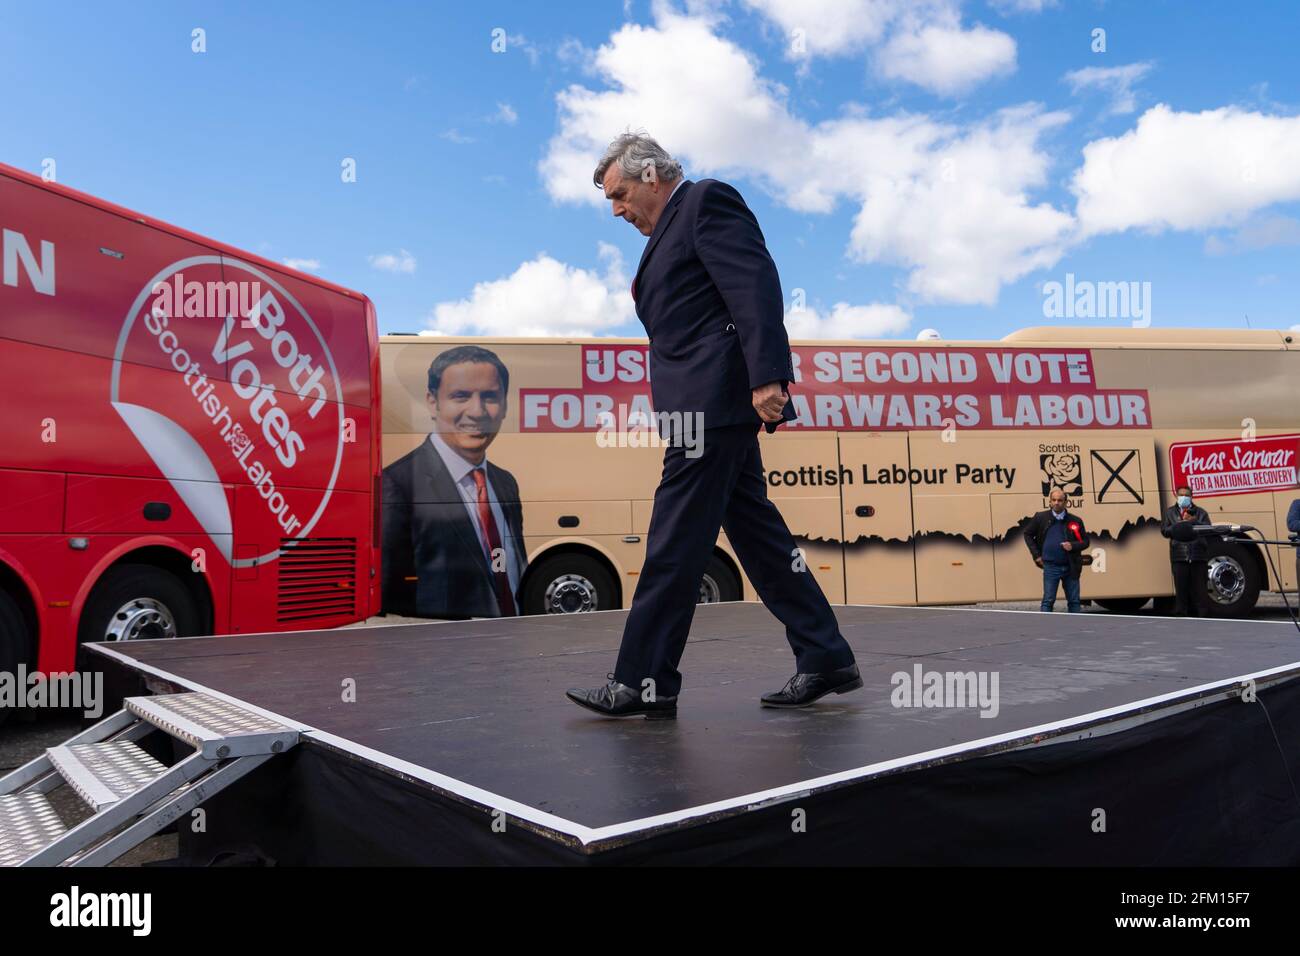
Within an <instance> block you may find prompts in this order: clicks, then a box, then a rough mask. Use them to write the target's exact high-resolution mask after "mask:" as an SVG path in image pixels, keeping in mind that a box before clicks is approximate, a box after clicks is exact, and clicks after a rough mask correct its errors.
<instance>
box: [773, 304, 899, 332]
mask: <svg viewBox="0 0 1300 956" xmlns="http://www.w3.org/2000/svg"><path fill="white" fill-rule="evenodd" d="M911 322H912V317H911V316H910V315H909V314H908V313H907V312H906V310H904V309H902V308H900V307H899V306H897V305H890V304H887V303H872V304H871V305H850V304H849V303H847V302H836V303H835V304H834V305H833V306H831V311H830V312H829V313H828V314H826V315H823V314H822V313H821V312H819V311H818V310H817V309H814V308H810V307H809V308H803V309H798V310H791V311H789V312H786V314H785V328H786V332H787V333H788V334H789V336H790V338H792V339H878V338H887V337H891V336H895V335H900V334H902V333H903V332H906V331H907V327H908V325H910V324H911Z"/></svg>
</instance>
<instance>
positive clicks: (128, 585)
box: [77, 564, 199, 644]
mask: <svg viewBox="0 0 1300 956" xmlns="http://www.w3.org/2000/svg"><path fill="white" fill-rule="evenodd" d="M198 632H199V609H198V608H197V607H195V605H194V598H193V597H191V596H190V592H189V591H187V590H186V589H185V586H184V585H183V584H181V582H180V581H177V580H176V578H175V577H174V576H173V575H171V574H168V573H167V572H166V571H163V570H160V569H158V568H154V567H150V566H149V565H147V564H123V565H119V566H118V567H115V568H109V570H108V571H107V572H106V573H105V574H104V576H103V577H102V578H101V579H100V581H99V583H98V584H96V585H95V590H93V591H92V592H91V593H90V599H89V600H88V601H87V602H86V607H85V610H83V611H82V613H81V625H80V627H78V629H77V637H78V640H79V641H80V642H81V643H83V644H86V643H89V642H93V641H147V640H159V639H162V638H169V637H192V636H194V635H195V634H197V633H198Z"/></svg>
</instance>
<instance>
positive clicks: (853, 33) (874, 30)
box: [745, 0, 1016, 96]
mask: <svg viewBox="0 0 1300 956" xmlns="http://www.w3.org/2000/svg"><path fill="white" fill-rule="evenodd" d="M745 5H746V6H748V7H750V8H751V9H753V10H756V11H758V12H759V13H761V14H762V15H763V16H765V17H767V19H769V20H771V21H772V22H773V23H775V24H776V25H777V26H778V27H780V29H781V32H782V35H783V38H784V40H785V48H786V57H787V59H791V60H807V59H810V58H812V57H817V56H844V55H847V54H853V53H859V52H861V51H863V50H871V56H872V59H873V61H874V66H875V70H876V72H877V73H878V74H879V75H880V76H883V77H885V78H887V79H891V80H903V81H905V82H908V83H915V84H916V85H918V86H920V87H922V88H924V89H927V90H930V91H931V92H933V93H938V94H940V95H943V96H951V95H955V94H958V93H962V92H965V91H966V90H968V89H969V88H970V87H972V86H974V85H975V84H976V83H979V82H981V81H983V80H986V79H989V78H990V77H994V76H1000V75H1003V74H1005V73H1009V72H1011V71H1012V70H1014V69H1015V64H1016V43H1015V40H1013V39H1012V38H1011V37H1010V36H1008V35H1007V34H1005V33H1002V32H1001V31H998V30H992V29H989V28H988V27H984V26H975V27H973V28H969V29H968V28H966V27H965V26H963V25H962V19H961V8H960V3H959V2H958V0H745Z"/></svg>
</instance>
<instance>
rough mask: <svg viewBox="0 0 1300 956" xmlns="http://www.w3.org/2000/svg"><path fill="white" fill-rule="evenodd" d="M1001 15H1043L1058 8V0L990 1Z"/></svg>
mask: <svg viewBox="0 0 1300 956" xmlns="http://www.w3.org/2000/svg"><path fill="white" fill-rule="evenodd" d="M989 3H990V4H991V5H992V6H993V8H994V9H995V10H997V11H998V12H999V13H1004V14H1005V13H1042V12H1043V11H1044V10H1046V9H1047V8H1048V7H1054V6H1056V0H989Z"/></svg>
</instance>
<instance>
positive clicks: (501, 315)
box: [426, 242, 635, 336]
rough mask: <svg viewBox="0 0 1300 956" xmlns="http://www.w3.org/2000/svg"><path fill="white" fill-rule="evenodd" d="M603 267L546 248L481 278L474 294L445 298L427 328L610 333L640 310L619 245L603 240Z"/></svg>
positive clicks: (448, 331)
mask: <svg viewBox="0 0 1300 956" xmlns="http://www.w3.org/2000/svg"><path fill="white" fill-rule="evenodd" d="M598 255H599V258H600V260H601V262H602V264H603V265H604V271H603V272H598V271H596V270H590V269H581V268H576V267H574V266H570V265H566V264H565V263H563V262H560V261H558V260H556V259H554V258H552V257H551V256H548V255H547V254H546V253H541V254H539V255H538V256H537V257H536V258H534V259H530V260H529V261H528V262H525V263H523V264H521V265H520V266H519V268H517V269H516V270H515V271H514V272H512V273H511V274H510V275H508V276H505V277H503V278H500V279H494V280H491V281H488V282H479V283H477V284H476V285H475V286H474V289H473V291H471V292H470V294H469V296H468V297H467V298H464V299H460V300H457V301H454V302H441V303H439V304H438V305H436V306H435V307H434V308H433V311H432V312H431V313H430V314H429V317H428V320H427V323H428V325H427V329H426V331H427V332H431V333H435V334H443V335H466V334H474V335H528V336H532V335H537V336H565V335H574V336H578V335H607V334H610V333H612V332H613V331H614V330H615V329H617V328H618V327H619V326H621V325H623V324H624V323H626V322H628V321H629V320H630V319H632V318H633V317H634V315H635V311H634V307H633V303H632V296H631V295H630V294H629V291H628V285H629V283H630V282H631V279H630V277H629V276H628V274H627V271H626V270H625V269H624V266H623V256H622V254H621V253H620V252H619V251H618V248H617V247H615V246H612V245H610V244H608V243H604V242H602V243H600V244H599V248H598Z"/></svg>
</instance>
